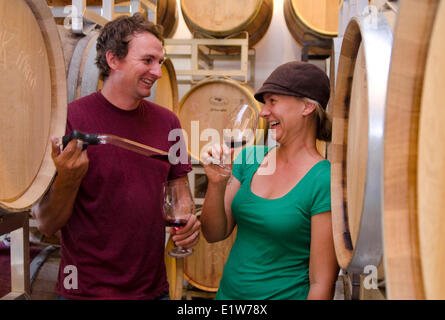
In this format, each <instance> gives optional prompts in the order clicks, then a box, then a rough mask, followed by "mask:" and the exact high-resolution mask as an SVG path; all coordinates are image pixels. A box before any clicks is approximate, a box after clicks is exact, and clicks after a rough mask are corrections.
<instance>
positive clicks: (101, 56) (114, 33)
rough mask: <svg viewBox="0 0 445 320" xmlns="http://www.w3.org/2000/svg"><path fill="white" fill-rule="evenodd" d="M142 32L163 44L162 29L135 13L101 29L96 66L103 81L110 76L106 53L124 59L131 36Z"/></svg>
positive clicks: (109, 23) (111, 22)
mask: <svg viewBox="0 0 445 320" xmlns="http://www.w3.org/2000/svg"><path fill="white" fill-rule="evenodd" d="M142 32H149V33H151V34H153V35H154V36H155V37H156V38H158V39H159V40H160V41H161V42H162V44H164V37H163V36H162V32H163V27H162V26H161V25H156V24H154V23H153V22H151V21H148V20H147V19H146V18H144V16H143V15H142V14H141V13H135V14H134V15H133V16H132V17H127V16H121V17H119V18H117V19H115V20H113V21H110V22H108V23H107V24H106V25H105V26H104V27H103V29H102V30H101V32H100V34H99V37H98V38H97V45H96V50H97V56H96V65H97V67H98V68H99V70H100V74H101V76H102V78H103V79H104V80H105V79H106V78H108V76H109V75H110V67H109V65H108V62H107V57H106V53H107V51H111V52H112V53H113V54H115V55H116V56H117V57H118V59H124V58H125V57H126V56H127V54H128V44H129V43H130V41H131V39H132V36H134V35H135V34H137V33H142Z"/></svg>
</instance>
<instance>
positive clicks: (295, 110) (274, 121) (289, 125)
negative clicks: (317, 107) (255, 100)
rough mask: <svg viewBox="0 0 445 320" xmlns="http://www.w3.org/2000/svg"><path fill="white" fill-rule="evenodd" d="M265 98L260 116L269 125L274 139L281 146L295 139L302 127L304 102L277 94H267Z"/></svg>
mask: <svg viewBox="0 0 445 320" xmlns="http://www.w3.org/2000/svg"><path fill="white" fill-rule="evenodd" d="M263 98H264V105H263V108H262V109H261V112H260V116H261V117H263V118H264V119H265V120H267V122H268V123H269V129H272V131H270V132H271V133H272V137H273V138H274V139H275V140H276V141H277V142H279V143H280V144H283V143H286V141H291V140H293V139H295V137H296V136H297V135H298V133H299V131H300V130H301V127H302V125H301V123H302V119H303V116H304V112H305V111H304V110H305V103H304V102H303V100H302V99H299V98H297V97H294V96H286V95H281V94H275V93H265V94H264V95H263Z"/></svg>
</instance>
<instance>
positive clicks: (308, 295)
mask: <svg viewBox="0 0 445 320" xmlns="http://www.w3.org/2000/svg"><path fill="white" fill-rule="evenodd" d="M329 94H330V85H329V79H328V77H327V76H326V74H325V73H324V72H323V71H321V70H320V69H319V68H318V67H316V66H314V65H312V64H309V63H304V62H290V63H286V64H283V65H281V66H279V67H278V68H277V69H275V71H273V72H272V74H271V75H270V76H269V78H268V79H267V80H266V81H265V82H264V84H263V86H262V87H261V88H260V90H259V91H258V92H257V93H256V94H255V99H257V100H258V101H260V102H262V103H264V106H263V108H262V110H261V113H260V116H261V117H263V118H265V119H266V120H267V121H268V123H269V126H270V129H271V130H269V133H272V132H274V135H275V140H276V141H277V142H278V143H279V146H277V147H274V148H268V147H266V146H254V147H248V148H245V149H244V150H242V152H241V153H240V155H239V156H238V158H237V159H236V160H235V162H234V165H233V169H232V175H231V177H230V178H229V177H227V175H226V174H224V169H222V168H221V167H219V166H217V165H215V164H207V165H205V166H204V168H205V170H206V174H207V177H208V180H209V183H208V188H207V193H206V198H205V201H204V205H203V208H202V214H201V223H202V232H203V234H204V236H205V238H206V239H207V240H208V241H209V242H216V241H221V240H223V239H225V238H227V237H228V236H229V235H230V234H231V233H232V231H233V229H234V227H235V225H238V229H237V237H236V240H235V243H234V245H233V247H232V249H231V252H230V255H229V258H228V260H227V262H226V265H225V266H224V272H223V277H222V279H221V282H220V287H219V290H218V293H217V296H216V298H217V299H332V298H333V295H334V288H335V281H336V279H337V275H338V265H337V261H336V257H335V251H334V245H333V237H332V227H331V212H330V211H331V204H330V202H331V200H330V163H329V161H328V160H324V159H323V158H322V157H321V156H320V154H319V153H318V152H317V150H316V147H315V141H316V139H320V140H325V141H329V140H330V137H331V122H330V120H329V119H328V117H327V115H326V112H325V108H326V105H327V103H328V100H329ZM223 148H224V146H223ZM220 151H221V148H220V147H219V146H218V147H213V148H210V149H209V150H207V151H206V153H205V154H204V155H203V158H204V161H205V162H207V163H208V161H209V159H216V160H218V161H219V160H220V159H223V158H225V157H227V154H226V155H224V157H223V154H221V152H220ZM222 153H224V152H222ZM225 153H227V150H226V152H225ZM241 160H242V161H241ZM271 164H273V165H272V168H275V170H266V169H267V168H270V166H271Z"/></svg>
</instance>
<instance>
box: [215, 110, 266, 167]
mask: <svg viewBox="0 0 445 320" xmlns="http://www.w3.org/2000/svg"><path fill="white" fill-rule="evenodd" d="M257 122H258V110H257V109H255V108H254V107H253V106H251V105H250V104H248V103H241V104H240V105H239V106H238V107H236V108H235V109H234V110H232V112H231V113H230V114H229V116H228V118H227V122H226V124H225V126H224V129H223V141H224V144H225V145H226V146H227V147H229V148H231V149H237V148H241V147H244V146H245V145H246V144H247V143H248V142H251V141H252V140H253V139H255V131H256V127H257ZM229 160H230V163H231V162H232V159H229ZM220 167H222V168H223V169H224V170H225V171H227V172H230V171H231V169H230V167H229V166H227V163H226V161H223V163H222V164H220Z"/></svg>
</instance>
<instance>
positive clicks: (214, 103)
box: [178, 78, 266, 159]
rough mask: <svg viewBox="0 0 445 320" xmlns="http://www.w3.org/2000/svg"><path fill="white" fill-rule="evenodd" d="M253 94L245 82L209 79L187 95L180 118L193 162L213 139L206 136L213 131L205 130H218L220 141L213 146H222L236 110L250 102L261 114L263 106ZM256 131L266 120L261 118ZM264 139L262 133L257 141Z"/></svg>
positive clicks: (182, 102) (179, 114)
mask: <svg viewBox="0 0 445 320" xmlns="http://www.w3.org/2000/svg"><path fill="white" fill-rule="evenodd" d="M253 93H254V92H253V89H252V88H250V87H249V86H247V85H246V84H244V83H242V82H239V81H236V80H232V79H228V78H210V79H204V80H202V81H200V82H199V83H197V84H196V85H195V86H194V87H192V88H191V89H190V90H189V91H188V92H187V93H186V94H185V95H184V97H183V98H182V99H181V101H180V102H179V110H178V117H179V120H180V122H181V126H182V129H183V130H185V132H186V133H187V136H188V139H187V142H188V150H189V153H190V154H191V156H192V157H193V158H194V159H199V157H200V154H201V152H202V151H203V150H202V149H203V148H204V147H205V145H206V144H208V143H211V139H212V136H207V133H209V134H210V133H212V132H209V131H206V132H204V131H205V130H206V129H215V130H216V131H217V133H218V134H219V137H215V138H219V139H220V140H219V141H214V142H213V143H222V137H223V129H224V126H225V123H226V121H227V118H228V116H229V114H230V113H231V111H232V110H233V109H234V108H236V107H238V106H239V105H240V104H244V103H248V104H250V105H251V106H252V107H254V108H256V109H257V110H258V113H259V112H260V110H261V106H260V103H259V102H258V101H256V100H255V98H254V97H253ZM257 129H266V122H265V120H264V119H262V118H260V119H259V121H258V124H257ZM263 137H264V135H262V131H261V130H259V131H258V134H257V135H256V139H257V141H258V140H260V139H262V138H263ZM192 138H193V141H192ZM201 139H202V141H201ZM206 139H207V140H206ZM249 143H250V144H251V143H253V141H249ZM249 143H248V144H249Z"/></svg>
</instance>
